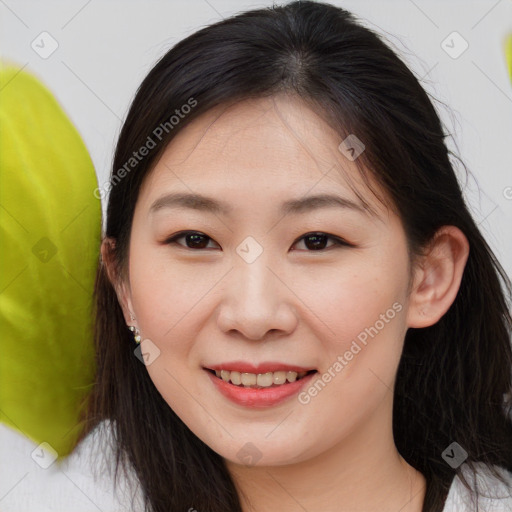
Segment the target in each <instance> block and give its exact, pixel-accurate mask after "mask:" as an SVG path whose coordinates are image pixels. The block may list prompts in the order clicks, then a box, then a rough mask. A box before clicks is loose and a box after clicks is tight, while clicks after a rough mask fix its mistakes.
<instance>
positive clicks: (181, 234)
mask: <svg viewBox="0 0 512 512" xmlns="http://www.w3.org/2000/svg"><path fill="white" fill-rule="evenodd" d="M187 235H199V236H202V237H205V238H207V239H209V240H213V239H212V238H211V237H209V236H208V235H205V234H204V233H202V232H201V231H180V232H179V233H176V234H174V235H172V236H171V237H170V238H168V239H166V240H165V241H164V242H163V244H165V245H171V244H177V245H180V246H181V247H183V248H184V249H188V250H191V251H200V250H203V249H205V248H200V249H197V248H195V249H194V248H192V247H186V246H183V245H181V244H178V243H177V240H179V239H180V238H184V237H186V236H187ZM312 236H321V237H327V238H328V239H331V240H332V241H333V242H334V243H335V245H332V246H330V247H327V248H324V249H316V250H307V249H306V252H322V251H326V250H328V249H331V248H332V247H336V246H338V247H340V246H345V247H354V245H353V244H350V243H348V242H347V241H346V240H343V238H340V237H338V236H335V235H330V234H329V233H324V232H322V231H311V232H309V233H306V234H305V235H302V236H301V237H300V238H298V239H297V240H295V242H294V243H293V245H295V244H296V243H298V242H300V241H302V240H303V239H305V238H307V237H312ZM215 243H216V242H215Z"/></svg>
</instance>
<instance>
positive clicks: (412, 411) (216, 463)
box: [84, 1, 512, 512]
mask: <svg viewBox="0 0 512 512" xmlns="http://www.w3.org/2000/svg"><path fill="white" fill-rule="evenodd" d="M283 91H284V92H288V93H292V94H295V95H297V96H298V97H300V98H301V99H302V100H304V101H305V102H307V103H308V104H310V105H312V106H314V107H315V109H316V111H317V112H319V113H321V114H322V116H323V117H324V119H325V120H326V121H327V122H329V123H330V124H331V125H332V126H334V127H335V128H336V130H338V133H339V135H340V141H341V140H343V139H344V138H345V137H346V136H347V135H348V134H351V133H353V134H356V135H357V137H358V138H359V139H360V140H362V141H363V142H364V144H365V146H366V149H365V151H364V153H362V154H361V156H360V157H359V158H358V159H357V161H356V162H357V164H358V166H359V167H360V170H361V173H362V175H363V176H366V175H367V174H365V173H370V174H371V176H372V177H373V178H374V179H375V180H376V181H377V182H378V183H379V185H380V186H381V187H382V190H384V191H385V192H386V194H387V195H388V196H389V197H390V198H391V200H392V203H393V206H394V209H395V210H396V211H397V212H398V214H399V215H400V217H401V219H402V222H403V225H404V229H405V232H406V235H407V239H408V244H409V247H410V249H411V251H412V254H418V253H420V252H421V249H422V248H424V247H425V246H426V245H427V244H428V242H429V241H430V240H431V239H432V237H433V235H434V233H435V232H436V230H438V229H439V228H440V227H441V226H443V225H453V226H457V227H458V228H460V229H461V230H462V232H463V233H464V234H465V236H466V237H467V239H468V241H469V244H470V254H469V258H468V261H467V264H466V268H465V271H464V274H463V278H462V282H461V286H460V289H459V292H458V295H457V297H456V299H455V301H454V303H453V304H452V306H451V307H450V309H449V310H448V311H447V313H446V314H445V315H444V316H443V317H442V318H441V319H440V320H439V321H438V322H437V323H436V324H435V325H432V326H431V327H428V328H424V329H412V328H411V329H409V330H408V332H407V334H406V338H405V344H404V349H403V354H402V358H401V361H400V364H399V368H398V373H397V377H396V385H395V389H394V409H393V432H394V439H395V443H396V446H397V449H398V451H399V452H400V454H401V455H402V456H403V457H404V458H405V460H406V461H407V462H408V463H409V464H410V465H412V466H413V467H415V468H416V469H418V470H419V471H420V472H421V473H422V474H423V475H424V476H425V477H426V480H427V491H426V497H425V501H424V506H423V511H424V512H438V511H439V510H441V509H442V508H443V503H444V500H445V498H446V495H447V492H448V489H449V487H450V484H451V482H452V480H453V477H454V475H455V474H456V473H460V468H458V469H452V468H451V467H450V466H449V465H448V464H447V463H446V462H445V461H444V460H443V458H442V457H441V454H442V452H443V451H444V450H445V448H446V447H447V446H448V445H450V444H451V443H452V442H454V441H456V442H457V443H458V444H459V445H461V446H462V447H463V448H464V449H465V450H466V451H467V453H468V459H467V461H466V462H467V463H468V464H469V467H472V464H473V463H475V462H482V463H484V464H485V465H488V466H489V467H490V468H492V466H493V465H497V466H501V467H503V468H506V469H508V470H509V471H512V424H511V419H510V409H511V399H510V395H507V393H510V391H511V389H512V383H511V380H512V352H511V345H510V339H509V332H510V330H511V327H512V319H511V317H510V313H509V312H508V309H507V297H510V294H511V290H510V281H509V280H508V278H507V276H506V275H505V273H504V271H503V269H502V268H501V266H500V264H499V262H498V261H497V260H496V258H495V256H494V255H493V253H492V251H491V249H490V248H489V246H488V245H487V243H486V241H485V240H484V238H483V237H482V235H481V233H480V232H479V230H478V228H477V225H476V224H475V221H474V220H473V218H472V216H471V214H470V212H469V211H468V208H467V206H466V204H465V202H464V199H463V195H462V191H461V188H460V186H459V184H458V181H457V179H456V176H455V173H454V169H453V167H452V163H451V161H450V156H455V155H454V154H453V153H452V152H451V151H449V150H448V149H447V147H446V145H445V140H444V139H445V137H447V134H445V133H444V131H443V127H442V125H441V122H440V119H439V117H438V115H437V113H436V110H435V109H434V107H433V104H432V102H431V101H430V99H429V96H428V95H427V93H426V92H425V91H424V89H423V88H422V87H421V85H420V83H419V82H418V80H417V79H416V78H415V76H414V74H413V73H412V72H411V71H410V70H409V69H408V67H407V66H406V65H405V64H404V63H403V62H402V60H401V59H400V58H399V57H398V56H397V55H396V54H395V52H394V51H393V50H392V49H391V48H390V47H389V46H388V45H387V44H386V43H385V42H384V41H383V40H382V39H381V37H380V36H379V35H378V34H376V33H375V32H373V31H372V30H370V29H368V28H365V27H363V26H362V25H361V24H359V23H358V22H357V21H356V19H355V17H354V16H353V15H352V14H350V13H349V12H347V11H346V10H344V9H341V8H336V7H334V6H331V5H328V4H325V3H320V2H308V1H306V2H292V3H290V4H287V5H284V6H279V7H272V8H267V9H260V10H254V11H249V12H245V13H242V14H239V15H237V16H234V17H231V18H229V19H225V20H223V21H221V22H219V23H215V24H213V25H210V26H207V27H206V28H203V29H201V30H199V31H197V32H196V33H194V34H192V35H191V36H189V37H187V38H186V39H184V40H182V41H181V42H179V43H178V44H176V45H175V46H174V47H173V48H172V49H171V50H169V51H168V52H167V53H166V54H165V55H164V56H163V57H162V58H161V60H160V61H159V62H158V63H157V64H156V65H155V66H154V67H153V69H152V70H151V71H150V73H149V74H148V75H147V77H146V78H145V80H144V81H143V83H142V84H141V86H140V87H139V89H138V91H137V94H136V96H135V98H134V100H133V103H132V105H131V108H130V110H129V113H128V115H127V118H126V121H125V123H124V125H123V127H122V130H121V133H120V136H119V141H118V144H117V149H116V153H115V159H114V163H113V170H112V185H113V186H112V188H111V191H110V197H109V201H108V210H107V223H106V233H105V234H106V236H108V237H112V238H113V239H115V240H116V247H115V253H114V260H115V264H116V267H117V269H118V271H119V274H120V275H124V270H125V269H126V262H127V251H128V246H129V244H128V242H129V238H130V231H131V224H132V219H133V213H134V208H135V204H136V201H137V197H138V193H139V190H140V187H141V183H142V182H143V180H144V178H145V177H146V176H147V173H148V172H149V171H150V170H151V169H152V167H154V165H155V162H156V161H157V158H158V156H159V155H160V154H161V152H162V150H163V149H165V147H166V146H167V144H168V143H169V142H170V140H171V139H172V138H173V137H174V136H175V135H176V134H177V133H178V132H179V131H180V130H181V129H183V128H184V127H185V126H187V124H188V123H190V122H191V121H192V120H193V119H196V118H197V117H198V116H200V115H201V114H203V113H205V112H207V111H208V110H210V109H211V108H212V107H215V106H217V105H224V104H225V105H227V104H229V103H232V102H235V101H243V100H244V99H248V98H258V97H266V96H272V95H275V94H277V93H279V92H283ZM191 98H192V99H193V101H195V102H196V105H195V106H194V108H191V109H187V112H188V113H187V114H186V115H184V116H183V117H181V116H180V120H179V122H177V123H176V124H173V123H170V118H171V116H172V115H173V114H174V113H175V111H176V109H180V108H181V107H182V106H183V105H186V104H190V103H189V102H190V100H191ZM165 123H167V125H165ZM171 125H172V127H171ZM162 126H166V127H167V129H166V130H165V129H161V130H160V132H157V133H159V135H160V137H156V136H155V130H156V129H157V127H162ZM148 137H152V139H153V140H154V141H155V142H156V144H157V147H156V148H154V149H152V150H151V152H150V154H149V155H148V156H146V157H145V158H143V159H141V160H140V161H139V162H137V165H136V166H134V167H133V168H131V167H130V168H129V172H126V173H122V174H123V176H122V179H116V180H115V181H114V177H116V176H117V178H119V175H120V173H119V170H120V169H122V168H123V166H126V163H127V162H129V161H130V158H132V157H133V152H134V151H137V150H138V149H139V148H141V147H142V146H144V145H146V144H147V141H148ZM456 158H457V157H456ZM124 168H125V170H126V169H127V168H126V167H124ZM367 182H368V183H369V180H367ZM95 297H96V332H95V340H96V354H97V368H98V372H97V381H96V383H95V387H94V390H93V393H92V395H91V397H90V402H89V409H88V414H87V421H86V423H85V428H84V435H85V434H86V433H87V432H89V431H90V430H91V429H92V428H93V427H94V426H95V425H97V424H98V422H100V421H101V420H105V419H110V420H111V421H112V422H113V423H112V424H113V425H114V433H115V440H116V450H117V455H118V459H117V460H118V461H120V460H125V459H126V460H127V461H128V463H129V464H130V465H131V466H133V468H134V470H135V472H136V474H137V477H138V479H139V481H140V483H141V485H142V488H143V490H144V493H145V496H146V499H147V507H148V510H152V511H154V512H163V511H165V512H169V511H176V512H178V511H180V512H182V511H183V510H188V509H189V508H190V507H194V508H195V509H197V510H199V511H201V512H207V511H209V512H210V511H211V512H218V511H221V510H222V511H226V510H229V511H231V512H235V511H240V510H241V506H240V501H239V497H238V494H237V491H236V488H235V486H234V483H233V480H232V478H231V476H230V474H229V472H228V471H227V469H226V466H225V464H224V461H223V459H222V457H221V456H220V455H218V454H217V453H215V452H214V451H213V450H211V449H210V448H209V447H208V446H207V445H205V444H204V443H203V442H202V441H201V440H199V439H198V438H197V437H196V436H195V435H194V434H193V433H192V432H191V431H190V430H189V429H188V428H187V426H185V425H184V423H183V422H182V421H181V420H180V418H179V417H178V416H177V415H176V414H175V413H174V412H173V410H172V409H171V408H170V407H169V405H168V404H167V403H166V402H165V401H164V400H163V398H162V397H161V395H160V394H159V392H158V391H157V389H156V388H155V386H154V385H153V383H152V381H151V379H150V377H149V375H148V373H147V371H145V369H144V367H143V366H141V363H140V361H139V360H138V359H137V358H136V357H134V354H133V349H134V347H135V346H134V345H133V339H132V336H131V334H130V332H129V331H128V329H127V327H126V325H125V321H124V318H123V314H122V311H121V308H120V306H119V303H118V300H117V296H116V293H115V290H114V288H113V286H112V284H111V282H110V281H109V279H108V278H107V274H106V271H105V267H104V265H103V263H102V262H101V261H100V263H99V266H98V273H97V281H96V290H95Z"/></svg>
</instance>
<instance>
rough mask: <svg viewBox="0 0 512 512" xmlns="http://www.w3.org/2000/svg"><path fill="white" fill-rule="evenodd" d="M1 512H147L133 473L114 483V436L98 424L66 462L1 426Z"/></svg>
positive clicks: (106, 426) (121, 474)
mask: <svg viewBox="0 0 512 512" xmlns="http://www.w3.org/2000/svg"><path fill="white" fill-rule="evenodd" d="M0 460H2V461H9V462H8V464H5V462H4V463H3V464H1V465H0V496H3V498H2V512H14V511H16V512H18V511H20V510H38V511H40V512H46V511H48V512H50V511H52V512H61V511H62V512H64V511H69V510H74V511H75V512H92V511H97V510H102V511H103V512H114V511H116V512H119V511H120V510H130V511H133V512H138V511H142V510H144V505H143V499H142V492H141V489H140V485H139V483H138V481H137V479H136V477H135V474H134V473H133V472H132V470H130V469H129V468H128V469H127V471H126V472H125V471H122V470H120V472H119V476H118V479H117V480H114V472H115V459H114V451H113V435H112V428H111V424H110V423H109V422H108V421H104V422H102V423H100V424H99V425H98V426H97V427H96V428H95V429H94V430H93V431H92V432H91V433H90V434H89V435H88V436H87V437H85V438H84V439H83V440H82V441H81V442H80V444H79V445H78V446H77V447H76V448H75V450H74V451H73V452H72V453H71V454H70V455H69V456H68V457H66V458H65V459H63V460H55V454H54V453H51V452H50V451H48V450H46V449H45V446H44V445H37V444H36V443H34V442H33V441H32V440H31V439H29V438H28V437H26V436H24V435H23V434H21V433H20V432H18V431H17V430H14V429H12V428H10V427H8V426H6V425H5V424H2V423H0Z"/></svg>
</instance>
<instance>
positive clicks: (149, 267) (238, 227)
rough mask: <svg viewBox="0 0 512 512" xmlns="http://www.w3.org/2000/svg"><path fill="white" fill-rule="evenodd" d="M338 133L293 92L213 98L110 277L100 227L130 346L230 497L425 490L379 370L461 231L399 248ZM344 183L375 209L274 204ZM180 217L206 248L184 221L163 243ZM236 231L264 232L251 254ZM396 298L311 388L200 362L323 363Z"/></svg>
mask: <svg viewBox="0 0 512 512" xmlns="http://www.w3.org/2000/svg"><path fill="white" fill-rule="evenodd" d="M340 142H341V140H340V137H339V135H338V134H337V133H335V132H334V131H333V130H332V129H331V128H330V127H329V126H328V125H327V124H326V123H325V122H324V121H323V120H322V118H320V117H319V116H318V115H317V113H315V112H314V111H313V110H311V109H310V108H308V107H307V106H306V105H305V104H304V103H303V102H302V101H301V100H300V99H297V98H295V97H292V96H285V95H279V96H275V97H273V98H266V99H258V100H251V101H243V102H241V103H238V104H235V105H234V106H231V107H229V108H226V107H222V108H220V107H219V108H217V109H214V110H212V111H210V112H208V113H207V114H204V115H203V116H201V117H199V118H198V119H196V120H194V121H193V122H192V123H191V124H190V125H188V126H187V127H186V128H185V129H184V130H183V131H182V132H180V133H179V134H178V135H177V136H176V137H175V138H174V139H173V141H172V142H171V143H170V144H169V146H168V147H167V148H166V150H165V152H164V153H163V154H162V156H161V158H160V159H159V161H158V162H157V164H156V165H155V167H154V169H153V170H152V172H151V174H149V175H148V176H147V177H146V179H145V181H144V183H143V186H142V188H141V191H140V194H139V198H138V201H137V205H136V209H135V213H134V218H133V225H132V231H131V239H130V246H129V262H128V268H127V273H126V275H125V277H124V278H121V277H120V276H116V275H115V273H114V270H113V265H112V263H111V262H112V250H111V247H112V240H109V239H105V240H104V242H103V244H102V254H103V259H104V261H106V262H107V269H108V271H109V276H110V278H111V280H112V282H113V283H114V285H115V287H116V290H117V293H118V297H119V301H120V304H121V305H122V307H123V311H124V314H125V319H126V323H127V324H129V325H136V326H137V327H138V328H139V329H140V332H141V336H142V339H143V340H144V341H143V342H142V346H143V350H144V348H145V347H146V349H147V350H150V351H151V350H154V347H157V348H158V350H159V351H160V355H159V356H158V357H157V358H156V359H155V360H154V361H153V362H152V363H151V364H150V365H148V366H147V367H146V369H147V371H148V372H149V375H150V377H151V379H152V380H153V382H154V384H155V386H156V388H157V389H158V391H159V392H160V393H161V394H162V396H163V398H164V399H165V400H166V402H167V403H168V404H169V406H170V407H172V408H173V410H174V411H175V412H176V413H177V414H178V416H179V417H180V418H181V419H182V421H183V422H184V423H185V424H186V425H187V426H188V427H189V428H190V429H191V430H192V431H193V432H194V433H195V434H196V435H197V436H198V437H199V438H200V439H201V440H203V441H204V442H205V443H206V444H207V445H208V446H210V447H211V448H212V449H213V450H215V451H216V452H217V453H219V454H220V455H221V456H222V457H223V458H224V459H225V461H226V464H227V467H228V469H229V471H230V472H231V474H232V476H233V478H234V481H235V483H236V485H237V487H238V488H239V490H240V491H241V493H242V494H243V496H244V497H243V498H242V505H243V509H244V512H248V511H258V512H260V511H265V510H272V509H274V510H280V511H283V512H287V511H299V510H322V511H326V512H327V511H332V512H334V511H337V512H339V511H341V510H343V511H349V510H351V511H352V510H365V511H374V510H375V511H379V512H383V511H398V510H401V511H402V512H413V511H414V512H416V511H420V510H421V507H422V504H423V500H424V494H425V479H424V477H423V475H421V474H420V473H419V472H417V471H416V470H415V469H414V468H412V467H411V466H409V465H408V464H407V463H406V462H405V460H404V459H403V458H402V457H401V456H400V455H399V453H398V451H397V449H396V446H395V444H394V441H393V433H392V406H393V393H392V389H393V383H394V379H395V375H396V371H397V366H398V363H399V359H400V355H401V351H402V347H403V341H404V336H405V333H406V331H407V329H408V328H409V327H425V326H428V325H432V324H433V323H435V322H436V321H437V320H438V319H439V318H440V317H441V316H442V315H443V314H444V313H445V312H446V311H447V310H448V308H449V306H450V305H451V303H452V302H453V300H454V299H455V295H456V293H457V290H458V288H459V285H460V280H461V277H462V272H463V269H464V265H465V263H466V260H467V256H468V251H469V248H468V243H467V240H466V238H465V236H464V235H463V234H462V233H461V232H460V231H459V230H458V229H457V228H455V227H453V226H444V227H443V228H442V229H441V230H440V231H439V232H438V234H437V236H436V237H435V239H434V240H433V243H432V244H431V245H430V246H429V247H428V248H427V250H426V251H425V255H424V256H423V257H421V258H419V259H418V260H417V261H415V264H414V266H413V265H412V264H411V262H410V261H409V254H408V251H407V243H406V237H405V233H404V230H403V227H402V223H401V221H400V219H399V218H398V217H397V216H396V215H395V214H394V213H393V212H392V211H391V209H389V208H387V207H386V206H385V205H384V204H383V203H382V202H379V200H378V199H377V198H376V197H375V196H374V195H373V194H372V193H371V192H370V191H369V190H368V189H367V188H366V187H365V186H364V185H363V182H362V181H361V178H360V175H359V172H358V170H357V168H356V166H355V163H354V162H351V161H349V160H348V159H347V158H345V156H344V155H343V154H342V153H341V152H340V151H338V149H337V148H338V145H339V144H340ZM354 190H357V192H358V193H359V194H361V196H362V197H363V198H364V199H365V201H367V203H368V204H369V205H370V206H371V208H372V209H373V210H374V213H375V214H370V213H368V212H365V211H359V210H357V209H351V208H340V207H328V208H321V209H316V210H310V211H306V212H304V213H299V214H288V215H284V216H283V215H282V214H280V213H279V212H278V208H279V206H280V204H281V202H283V201H285V200H287V199H294V198H301V197H303V196H306V195H307V196H309V195H313V194H320V193H335V194H337V195H339V196H342V197H344V198H347V199H349V200H351V201H353V202H355V203H359V204H360V202H359V200H358V198H357V196H356V194H355V192H354ZM169 192H195V193H199V194H204V195H208V196H210V197H213V198H216V199H220V200H224V201H226V202H227V203H229V205H230V206H231V207H232V213H231V214H230V215H223V214H220V213H212V212H206V211H198V210H192V209H187V208H180V209H176V208H173V209H171V208H161V209H159V210H158V211H157V212H156V213H150V208H151V205H152V204H153V203H154V202H155V201H156V200H158V199H159V198H161V197H162V196H164V195H165V194H167V193H169ZM181 230H192V231H197V232H200V233H203V234H204V235H206V238H203V239H201V240H202V241H203V242H204V246H203V247H205V248H200V249H194V248H188V247H187V239H186V238H183V237H182V238H181V239H179V240H178V241H177V242H175V243H173V244H166V243H165V240H166V239H168V238H170V236H171V235H173V234H175V233H177V232H178V231H181ZM312 231H314V232H323V233H326V234H330V235H334V236H338V237H341V238H343V239H344V240H346V241H348V242H349V243H350V244H352V245H353V246H343V245H341V246H337V245H336V244H335V243H334V242H333V241H332V239H329V238H327V239H324V243H325V248H324V249H323V250H316V251H315V250H314V247H313V248H311V247H312V246H313V244H311V243H309V244H306V243H307V242H306V241H305V239H304V238H302V237H303V235H305V234H307V233H309V232H312ZM248 236H251V237H253V238H254V239H255V240H256V241H257V242H258V244H259V245H260V246H261V248H262V249H263V252H262V254H261V255H260V256H259V257H258V258H257V259H256V260H255V261H254V262H252V263H250V264H249V263H247V262H246V261H245V260H244V259H243V258H242V257H240V256H239V254H238V253H237V252H236V249H237V247H238V246H239V245H240V243H241V242H242V241H243V240H244V239H245V238H246V237H248ZM189 245H190V239H189ZM192 247H193V246H192ZM409 286H410V288H409ZM393 304H395V305H396V304H399V305H400V306H401V310H400V312H397V313H396V315H394V318H393V319H391V320H389V319H388V320H389V321H388V322H386V323H385V326H384V327H383V328H381V329H380V330H379V331H378V334H377V335H375V336H374V337H373V338H369V339H368V342H367V344H366V345H365V346H362V349H361V350H360V351H359V352H358V353H357V355H355V356H354V357H353V358H352V360H351V361H349V362H348V363H347V364H346V366H344V368H343V370H342V371H340V372H338V373H336V377H335V378H332V380H331V381H330V382H329V383H328V384H327V385H326V386H325V387H324V388H323V389H322V390H321V392H319V393H318V394H317V395H316V396H314V397H312V398H311V400H310V401H309V403H307V404H303V403H300V402H299V401H298V400H297V397H296V396H295V397H292V398H291V399H288V400H286V401H285V402H283V403H281V404H279V405H276V406H273V407H269V408H265V409H250V408H245V407H243V406H240V405H236V404H234V403H232V402H230V401H228V400H227V399H226V398H224V397H223V396H222V395H221V394H220V393H219V392H218V391H217V390H216V388H215V387H214V386H213V385H212V383H211V382H210V379H209V377H208V375H207V373H206V372H205V370H203V369H202V367H203V366H209V365H213V364H218V363H221V362H225V361H233V360H246V361H251V362H254V363H258V362H262V361H282V362H284V363H288V364H297V365H300V366H305V367H308V368H316V369H317V370H318V371H319V373H320V374H323V373H324V372H327V371H328V369H329V368H330V367H331V368H332V366H333V364H334V363H335V361H336V360H337V357H338V355H340V354H341V355H342V354H344V353H345V352H346V351H347V350H349V349H350V346H351V343H352V342H353V340H355V339H356V338H357V336H358V334H360V333H361V332H362V331H364V330H365V328H368V327H370V326H374V325H375V324H376V321H377V320H379V318H382V317H381V316H380V315H382V314H385V313H386V311H387V310H389V309H390V308H392V305H393ZM130 315H133V316H134V317H135V320H132V319H131V316H130ZM246 443H252V444H253V445H254V446H255V447H256V449H257V453H258V456H259V457H260V458H259V460H258V461H257V463H256V464H255V465H246V464H244V463H243V462H242V460H241V459H240V457H239V456H238V455H237V454H238V452H239V450H240V449H241V448H242V447H244V446H245V445H246Z"/></svg>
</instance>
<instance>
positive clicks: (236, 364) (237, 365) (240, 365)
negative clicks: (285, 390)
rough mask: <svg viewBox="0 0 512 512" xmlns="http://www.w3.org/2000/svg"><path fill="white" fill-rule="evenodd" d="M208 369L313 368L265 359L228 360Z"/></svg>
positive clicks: (259, 371)
mask: <svg viewBox="0 0 512 512" xmlns="http://www.w3.org/2000/svg"><path fill="white" fill-rule="evenodd" d="M205 368H206V369H209V370H228V371H233V372H240V373H256V374H259V373H267V372H278V371H285V372H297V373H299V372H308V371H311V370H314V368H311V367H309V368H308V367H304V366H297V365H293V364H285V363H279V362H274V361H267V362H263V363H259V364H253V363H249V362H247V361H230V362H226V363H220V364H213V365H210V366H207V367H206V366H205Z"/></svg>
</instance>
